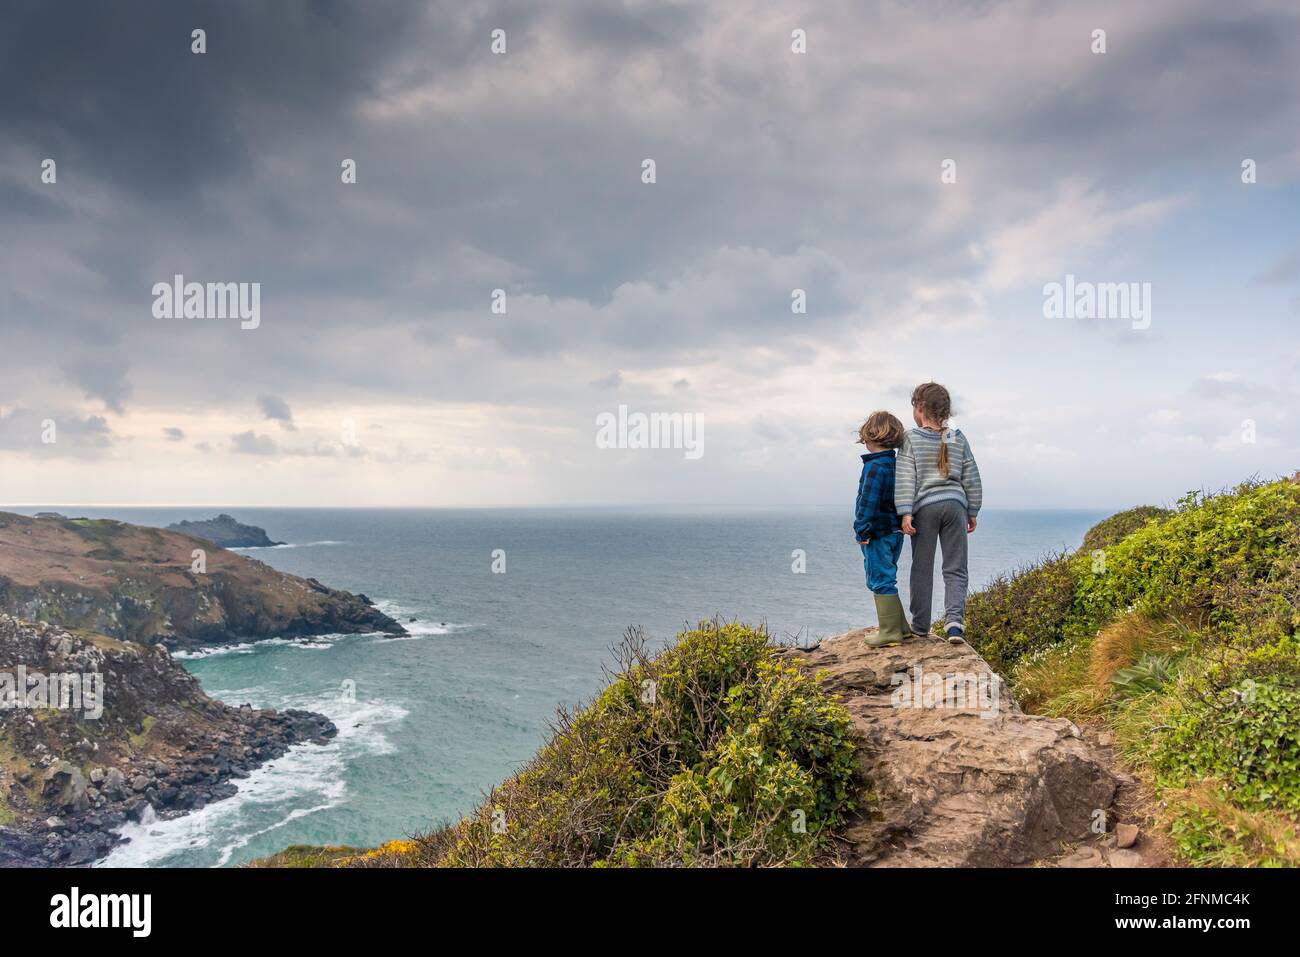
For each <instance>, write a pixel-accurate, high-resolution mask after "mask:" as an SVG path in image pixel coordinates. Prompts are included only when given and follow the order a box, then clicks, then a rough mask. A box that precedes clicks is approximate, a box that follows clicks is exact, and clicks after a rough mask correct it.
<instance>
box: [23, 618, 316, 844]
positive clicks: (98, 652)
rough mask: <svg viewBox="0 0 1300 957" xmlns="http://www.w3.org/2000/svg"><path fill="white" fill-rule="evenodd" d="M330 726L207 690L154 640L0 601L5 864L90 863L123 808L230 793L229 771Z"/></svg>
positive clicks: (156, 807) (144, 808)
mask: <svg viewBox="0 0 1300 957" xmlns="http://www.w3.org/2000/svg"><path fill="white" fill-rule="evenodd" d="M52 676H59V677H58V682H59V686H60V687H61V688H62V689H64V690H62V691H57V690H55V691H52V690H51V682H50V681H49V679H50V678H51V677H52ZM95 689H98V691H97V692H96V690H95ZM49 705H69V707H49ZM71 705H76V706H77V707H71ZM336 733H337V729H336V728H335V727H334V725H333V723H332V722H330V721H329V719H327V718H326V717H324V716H323V715H319V714H313V713H311V712H307V711H283V712H275V711H265V710H258V709H254V708H251V707H248V706H247V705H245V706H242V707H238V708H235V707H230V706H228V705H225V704H221V703H220V702H217V701H214V700H212V699H211V698H209V697H208V696H207V695H205V694H204V693H203V691H202V689H201V688H200V686H199V682H198V680H197V679H196V678H194V677H193V676H192V675H190V674H189V673H188V672H187V671H185V670H184V669H183V668H182V667H181V666H180V665H179V664H177V663H176V662H175V661H174V660H173V659H172V657H171V655H170V654H169V653H168V652H167V650H166V649H165V648H163V647H160V646H154V647H146V646H144V645H140V644H136V643H133V642H122V641H116V640H114V639H112V638H106V637H104V636H101V635H86V636H82V635H74V634H71V633H69V632H67V631H64V630H63V629H61V628H57V627H54V626H52V625H48V624H34V623H30V622H25V621H20V620H18V619H15V618H13V617H10V616H8V615H3V614H0V867H23V866H49V865H77V864H88V863H91V862H92V861H94V860H96V859H97V858H99V857H102V856H103V855H104V854H106V853H107V852H108V851H109V850H110V849H111V848H112V847H113V846H114V845H115V844H117V843H119V841H120V840H121V839H120V838H119V836H118V834H117V831H118V830H119V829H120V828H121V827H122V826H123V825H124V824H125V823H126V822H127V821H139V820H141V818H142V817H143V816H144V815H145V814H146V813H147V812H149V810H150V809H151V810H152V813H154V814H156V815H157V816H159V817H172V816H177V815H179V814H183V813H185V812H186V811H191V810H195V809H198V808H201V807H203V806H204V805H206V804H209V803H211V802H213V801H217V800H221V799H222V798H226V797H229V796H231V795H232V794H234V793H235V790H236V788H235V785H234V783H233V782H232V780H231V779H232V778H241V777H246V776H247V775H248V773H249V772H250V771H251V770H253V769H254V768H256V767H257V766H259V765H261V764H263V763H264V762H266V761H269V760H271V759H273V758H277V757H279V756H280V755H282V754H284V753H285V752H286V751H287V750H288V749H289V748H290V747H292V746H294V745H297V744H304V743H313V744H324V743H325V742H326V741H327V740H328V739H329V738H331V737H333V736H334V735H335V734H336Z"/></svg>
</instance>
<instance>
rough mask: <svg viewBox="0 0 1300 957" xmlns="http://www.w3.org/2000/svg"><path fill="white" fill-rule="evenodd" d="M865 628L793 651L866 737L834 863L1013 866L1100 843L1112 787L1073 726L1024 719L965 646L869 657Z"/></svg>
mask: <svg viewBox="0 0 1300 957" xmlns="http://www.w3.org/2000/svg"><path fill="white" fill-rule="evenodd" d="M867 634H868V630H867V629H862V630H858V631H852V632H849V633H847V634H844V635H839V636H837V637H834V638H829V639H827V640H825V641H823V642H822V643H821V644H820V645H819V646H818V647H816V648H814V649H811V650H806V651H800V650H794V649H792V650H791V651H790V652H788V654H789V655H790V656H791V657H793V658H794V659H795V660H797V661H800V662H802V663H803V664H804V665H806V666H808V667H810V668H813V669H816V670H818V671H823V672H824V680H825V681H826V684H827V687H828V688H829V689H830V690H832V691H836V692H839V694H840V695H841V698H842V703H843V704H844V706H845V707H846V708H847V709H848V711H849V713H850V714H851V715H852V718H853V724H854V727H855V729H856V731H857V732H858V733H859V735H860V736H861V745H860V747H859V752H858V754H859V760H860V762H861V768H862V773H863V779H864V781H865V782H866V787H865V788H864V791H863V793H862V794H861V795H860V796H859V801H858V803H859V810H858V812H857V814H856V817H855V819H853V820H852V821H850V822H849V825H848V827H846V828H845V829H844V830H843V831H842V832H841V834H840V837H841V840H840V841H839V842H837V844H838V845H839V847H838V849H837V854H838V856H839V862H840V863H843V864H846V865H848V866H856V867H1007V866H1015V865H1023V864H1030V863H1035V862H1039V861H1043V862H1046V861H1049V860H1051V859H1053V858H1055V857H1057V856H1058V855H1059V854H1060V853H1061V852H1062V848H1063V847H1065V846H1067V845H1069V844H1072V843H1074V842H1084V841H1088V840H1089V839H1090V838H1093V837H1095V834H1094V828H1095V825H1096V823H1097V821H1098V820H1099V819H1100V820H1103V821H1104V815H1105V814H1106V812H1107V809H1108V808H1109V807H1110V805H1111V803H1112V801H1113V800H1114V797H1115V793H1116V789H1117V786H1118V781H1117V780H1116V778H1115V776H1114V774H1113V773H1112V772H1111V771H1110V769H1109V767H1108V766H1107V764H1106V763H1105V761H1103V760H1102V759H1101V758H1100V757H1099V756H1098V755H1097V754H1095V753H1094V752H1093V750H1092V749H1091V748H1090V746H1089V745H1088V744H1087V743H1086V742H1085V741H1084V739H1083V737H1082V735H1081V734H1080V732H1079V729H1078V728H1077V727H1075V725H1074V724H1072V723H1071V722H1070V721H1067V720H1065V719H1062V718H1048V717H1043V716H1041V715H1029V714H1025V713H1023V712H1022V711H1021V710H1020V707H1019V705H1017V704H1016V702H1015V700H1014V699H1013V698H1012V696H1011V694H1010V691H1009V689H1007V688H1006V687H1005V686H1004V685H1003V683H1002V682H1001V680H1000V679H999V678H998V677H997V675H995V674H994V672H993V671H992V670H991V669H990V668H989V666H988V664H987V663H986V662H985V661H984V659H983V658H981V657H980V656H979V655H978V654H977V653H976V652H975V651H974V650H973V649H972V648H971V647H970V646H968V645H965V644H962V645H952V644H949V643H948V642H946V641H944V640H942V639H939V638H927V639H913V640H910V641H907V642H905V643H904V644H902V645H900V646H897V647H893V648H881V649H873V648H870V647H868V646H867V645H866V644H865V643H864V642H863V638H864V637H865V636H866V635H867Z"/></svg>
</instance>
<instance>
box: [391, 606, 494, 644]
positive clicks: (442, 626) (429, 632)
mask: <svg viewBox="0 0 1300 957" xmlns="http://www.w3.org/2000/svg"><path fill="white" fill-rule="evenodd" d="M375 608H377V609H378V610H379V611H381V612H383V613H384V614H385V615H387V616H388V617H389V618H392V619H393V620H394V621H396V622H397V623H398V624H399V625H401V626H402V627H403V628H405V629H406V634H405V635H397V636H389V635H384V636H383V638H384V640H385V641H413V640H415V639H418V638H429V637H432V636H435V635H450V634H451V633H452V632H455V631H464V630H465V629H467V628H473V627H475V626H474V625H465V624H455V623H453V622H448V621H434V620H433V619H432V618H431V617H430V616H429V614H428V613H427V612H422V611H420V610H418V609H412V608H408V607H406V606H405V605H399V604H398V603H397V602H395V601H391V600H390V599H387V598H381V599H380V600H378V601H376V602H375ZM412 618H414V619H415V621H411V619H412Z"/></svg>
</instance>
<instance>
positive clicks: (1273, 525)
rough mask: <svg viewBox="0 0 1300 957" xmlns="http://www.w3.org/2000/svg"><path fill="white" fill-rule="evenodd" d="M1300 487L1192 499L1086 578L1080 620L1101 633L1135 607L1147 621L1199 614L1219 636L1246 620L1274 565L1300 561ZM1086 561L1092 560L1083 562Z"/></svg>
mask: <svg viewBox="0 0 1300 957" xmlns="http://www.w3.org/2000/svg"><path fill="white" fill-rule="evenodd" d="M1297 523H1300V485H1296V484H1294V483H1292V482H1274V483H1271V484H1268V485H1244V486H1242V487H1241V488H1239V489H1237V490H1236V491H1235V492H1232V493H1227V494H1222V495H1214V496H1199V495H1196V494H1193V495H1189V496H1188V497H1187V498H1185V499H1184V500H1183V501H1182V502H1181V503H1180V507H1179V510H1178V511H1177V512H1175V513H1174V514H1173V515H1171V516H1169V517H1168V518H1166V519H1165V520H1164V521H1162V522H1158V523H1153V524H1149V525H1146V526H1144V527H1143V528H1141V529H1139V530H1138V531H1136V532H1134V533H1132V534H1131V535H1129V536H1128V537H1127V538H1125V539H1123V540H1122V541H1120V542H1119V543H1117V544H1115V545H1113V546H1111V547H1109V548H1107V549H1106V550H1105V567H1104V570H1103V571H1101V572H1098V573H1091V572H1090V571H1089V573H1081V574H1080V575H1079V582H1078V602H1077V605H1076V609H1075V613H1074V616H1073V620H1074V621H1075V622H1076V623H1077V624H1078V625H1079V627H1081V628H1084V629H1087V628H1091V629H1094V630H1095V629H1096V628H1098V627H1100V626H1101V625H1103V624H1105V623H1106V622H1108V621H1110V620H1111V619H1113V618H1114V617H1115V616H1117V615H1118V614H1120V613H1122V612H1124V611H1126V610H1129V609H1136V610H1138V611H1141V612H1144V613H1146V614H1148V615H1152V616H1156V615H1160V614H1166V613H1174V614H1180V615H1193V616H1195V615H1199V616H1202V617H1203V619H1204V621H1205V623H1206V624H1208V625H1210V626H1212V627H1213V628H1214V629H1215V630H1216V631H1217V632H1218V633H1219V634H1229V633H1231V632H1233V630H1234V629H1236V628H1238V627H1239V626H1240V625H1241V624H1242V623H1243V621H1244V620H1245V618H1244V617H1243V615H1242V612H1243V610H1244V609H1245V607H1246V606H1249V605H1251V604H1253V603H1254V602H1255V601H1256V600H1257V598H1258V595H1259V591H1260V588H1261V583H1263V582H1265V581H1267V580H1268V579H1269V578H1270V577H1271V575H1272V573H1273V572H1274V569H1275V566H1283V567H1289V568H1292V569H1294V567H1295V564H1296V562H1297V560H1300V556H1298V555H1297V553H1296V549H1295V528H1296V525H1297ZM1080 557H1081V558H1086V557H1087V556H1080Z"/></svg>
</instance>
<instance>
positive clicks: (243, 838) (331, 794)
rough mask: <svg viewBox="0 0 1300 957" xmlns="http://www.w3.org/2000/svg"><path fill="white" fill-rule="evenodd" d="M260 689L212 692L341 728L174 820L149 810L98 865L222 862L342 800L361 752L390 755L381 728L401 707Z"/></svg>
mask: <svg viewBox="0 0 1300 957" xmlns="http://www.w3.org/2000/svg"><path fill="white" fill-rule="evenodd" d="M263 693H264V689H259V688H242V689H237V690H230V691H221V692H218V693H217V694H216V695H215V696H216V697H220V698H221V699H222V700H224V701H227V702H232V703H242V702H243V701H245V700H249V699H252V700H253V701H254V703H257V704H260V705H261V706H273V707H276V708H305V709H307V710H310V711H317V712H320V713H322V714H324V715H326V716H328V717H329V718H330V720H332V721H333V722H334V723H335V725H337V727H338V729H339V733H338V735H337V736H336V737H334V738H332V739H331V740H330V742H329V743H328V744H325V745H315V744H303V745H298V746H296V747H294V748H291V749H290V750H289V751H288V752H287V753H286V754H284V755H281V756H280V757H278V758H276V759H275V760H274V761H271V762H269V763H268V764H264V765H262V766H261V767H259V768H257V769H256V770H255V771H253V772H252V773H251V774H249V776H248V777H247V778H244V779H243V780H234V781H233V783H234V784H235V785H236V786H237V787H238V789H239V790H238V792H237V793H236V794H235V795H234V796H233V797H230V798H227V799H226V800H224V801H217V802H215V803H213V804H209V805H208V806H207V807H204V808H202V809H200V810H198V811H193V812H191V813H189V814H185V815H183V816H181V817H178V818H174V819H171V820H160V819H158V818H157V817H156V816H155V815H154V814H153V812H152V810H149V811H146V813H145V818H144V820H142V821H141V822H140V823H139V824H134V823H133V824H128V825H126V827H124V828H123V829H122V831H121V834H122V836H123V837H125V838H129V843H126V844H122V845H120V846H118V847H117V848H115V849H114V850H113V851H112V853H110V854H109V855H108V857H106V858H105V859H104V860H103V861H101V862H100V863H99V864H98V865H97V866H101V867H146V866H149V865H152V864H156V863H158V862H160V861H162V860H164V859H165V858H167V857H169V856H171V855H173V854H176V853H178V852H182V851H184V852H186V853H187V856H190V855H194V854H196V853H197V854H200V855H201V856H202V859H203V860H205V861H206V862H208V863H209V864H211V865H213V866H217V867H220V866H222V865H225V864H228V863H230V861H231V860H232V859H233V858H234V856H235V854H236V853H237V852H238V851H239V850H240V849H241V848H243V847H245V846H247V845H248V844H249V842H251V841H252V840H254V839H255V838H257V837H258V836H260V835H263V834H266V833H269V832H271V831H274V830H276V829H278V828H281V827H284V826H285V825H286V824H289V823H290V822H292V821H296V820H299V819H301V818H303V817H306V816H308V815H310V814H315V813H317V812H320V811H324V810H328V809H330V808H333V807H337V806H338V805H340V804H342V803H343V802H344V801H345V800H347V797H348V788H347V779H346V773H345V772H346V771H347V768H348V765H349V764H350V763H351V762H352V761H353V760H355V759H356V758H357V757H359V756H361V755H374V754H391V753H392V752H393V750H394V746H393V744H392V742H391V741H389V739H388V737H387V735H386V734H385V728H386V727H387V726H389V725H392V724H394V723H396V722H398V721H401V720H402V719H403V718H405V717H406V715H407V712H406V710H405V709H404V708H402V707H401V706H400V705H397V704H393V703H391V702H387V701H384V700H382V699H370V700H359V701H355V702H348V701H345V700H343V699H342V698H341V697H340V696H339V695H328V696H324V697H308V696H292V697H288V698H284V699H282V700H277V701H266V700H264V699H262V698H261V697H260V696H261V694H263Z"/></svg>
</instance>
